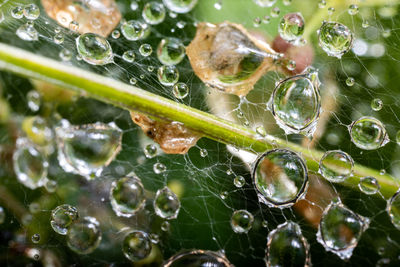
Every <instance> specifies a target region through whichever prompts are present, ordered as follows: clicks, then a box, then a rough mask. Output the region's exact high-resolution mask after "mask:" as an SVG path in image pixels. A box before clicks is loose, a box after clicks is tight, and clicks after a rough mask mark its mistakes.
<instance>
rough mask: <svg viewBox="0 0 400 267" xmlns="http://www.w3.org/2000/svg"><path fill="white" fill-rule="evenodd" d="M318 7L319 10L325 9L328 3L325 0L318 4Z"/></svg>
mask: <svg viewBox="0 0 400 267" xmlns="http://www.w3.org/2000/svg"><path fill="white" fill-rule="evenodd" d="M318 7H319V8H325V7H326V1H325V0H320V1H319V2H318Z"/></svg>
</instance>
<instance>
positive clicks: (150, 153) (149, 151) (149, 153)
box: [144, 144, 157, 159]
mask: <svg viewBox="0 0 400 267" xmlns="http://www.w3.org/2000/svg"><path fill="white" fill-rule="evenodd" d="M144 154H145V156H146V158H148V159H150V158H153V157H155V156H156V155H157V147H156V146H155V145H154V144H148V145H147V146H146V147H145V148H144Z"/></svg>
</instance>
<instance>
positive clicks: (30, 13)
mask: <svg viewBox="0 0 400 267" xmlns="http://www.w3.org/2000/svg"><path fill="white" fill-rule="evenodd" d="M23 13H24V16H25V18H27V19H30V20H35V19H37V18H39V16H40V9H39V7H38V6H37V5H35V4H29V5H26V6H25V7H24V11H23Z"/></svg>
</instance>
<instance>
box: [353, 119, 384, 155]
mask: <svg viewBox="0 0 400 267" xmlns="http://www.w3.org/2000/svg"><path fill="white" fill-rule="evenodd" d="M349 132H350V137H351V141H352V142H353V143H354V144H355V145H356V146H357V147H359V148H361V149H365V150H374V149H378V148H380V147H382V146H384V145H386V144H387V143H388V142H389V137H388V134H387V132H386V129H385V127H384V126H383V124H382V123H381V122H380V121H379V120H377V119H375V118H373V117H361V118H360V119H358V120H356V121H354V122H353V123H352V124H351V125H350V126H349Z"/></svg>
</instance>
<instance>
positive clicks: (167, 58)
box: [157, 37, 185, 65]
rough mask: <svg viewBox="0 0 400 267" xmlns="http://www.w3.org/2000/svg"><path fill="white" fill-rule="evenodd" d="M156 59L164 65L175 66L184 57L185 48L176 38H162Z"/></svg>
mask: <svg viewBox="0 0 400 267" xmlns="http://www.w3.org/2000/svg"><path fill="white" fill-rule="evenodd" d="M157 57H158V60H159V61H160V62H161V63H162V64H164V65H176V64H178V63H179V62H181V61H182V59H183V58H184V57H185V46H184V45H183V43H182V42H181V41H180V40H179V39H177V38H172V37H170V38H164V39H162V40H161V42H160V44H159V45H158V48H157Z"/></svg>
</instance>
